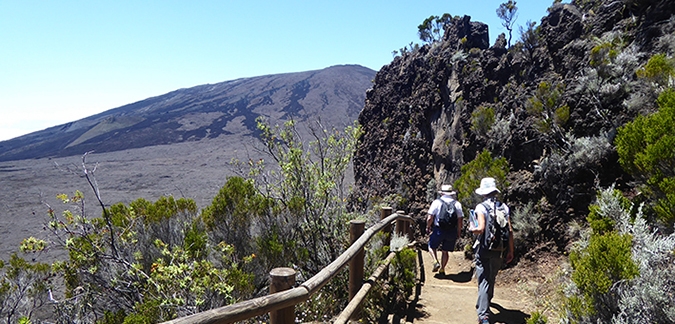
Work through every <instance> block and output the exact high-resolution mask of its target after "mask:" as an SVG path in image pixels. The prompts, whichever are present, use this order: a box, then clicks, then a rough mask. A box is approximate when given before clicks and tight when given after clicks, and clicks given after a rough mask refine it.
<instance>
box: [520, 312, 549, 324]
mask: <svg viewBox="0 0 675 324" xmlns="http://www.w3.org/2000/svg"><path fill="white" fill-rule="evenodd" d="M525 323H526V324H546V323H548V318H547V317H546V316H545V315H544V314H542V313H540V312H536V311H535V312H533V313H532V314H531V315H530V318H528V319H527V321H525Z"/></svg>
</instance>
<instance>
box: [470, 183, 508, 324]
mask: <svg viewBox="0 0 675 324" xmlns="http://www.w3.org/2000/svg"><path fill="white" fill-rule="evenodd" d="M475 192H476V194H478V195H481V196H483V198H484V200H483V202H481V203H480V204H478V205H477V206H476V209H475V215H476V220H477V224H474V223H472V224H470V226H469V230H470V231H471V232H473V234H474V235H476V236H477V237H478V240H477V242H476V245H475V246H476V251H475V252H476V253H475V255H476V259H475V263H476V277H477V278H478V300H477V301H476V312H477V313H478V323H481V324H485V323H488V324H489V323H490V322H489V319H488V316H489V314H490V302H491V301H492V296H493V295H494V289H495V279H496V278H497V273H498V272H499V270H500V269H501V268H502V264H503V262H504V261H506V263H509V262H511V261H512V260H513V250H514V248H513V229H512V227H511V218H510V215H509V207H508V206H506V204H504V203H502V202H500V201H499V200H498V199H497V194H499V192H500V191H499V189H497V183H496V181H495V179H494V178H483V179H481V181H480V187H478V188H477V189H476V190H475ZM505 252H506V260H504V259H503V257H504V253H505Z"/></svg>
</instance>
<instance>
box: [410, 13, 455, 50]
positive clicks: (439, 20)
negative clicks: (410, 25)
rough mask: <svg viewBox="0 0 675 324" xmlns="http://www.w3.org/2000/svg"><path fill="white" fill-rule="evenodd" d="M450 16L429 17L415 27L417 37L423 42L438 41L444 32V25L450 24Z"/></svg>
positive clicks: (446, 14)
mask: <svg viewBox="0 0 675 324" xmlns="http://www.w3.org/2000/svg"><path fill="white" fill-rule="evenodd" d="M451 20H452V16H451V15H450V14H448V13H445V14H443V16H441V17H439V16H433V15H432V16H429V18H427V19H424V21H423V22H422V23H421V24H420V25H419V26H417V35H418V36H419V37H420V39H421V40H422V41H423V42H426V43H434V42H437V41H440V40H441V39H442V37H443V33H444V31H445V25H446V24H448V23H450V21H451Z"/></svg>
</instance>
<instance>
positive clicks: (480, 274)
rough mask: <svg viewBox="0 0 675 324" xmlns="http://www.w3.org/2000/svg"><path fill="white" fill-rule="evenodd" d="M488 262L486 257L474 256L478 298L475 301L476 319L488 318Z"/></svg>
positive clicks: (483, 319) (484, 319)
mask: <svg viewBox="0 0 675 324" xmlns="http://www.w3.org/2000/svg"><path fill="white" fill-rule="evenodd" d="M489 274H490V262H489V260H487V259H481V258H476V278H477V279H478V300H477V301H476V313H477V314H478V321H479V322H481V321H486V320H487V319H488V314H489V313H488V311H489V309H490V300H489V298H488V289H489V286H490V285H489V282H488V279H489Z"/></svg>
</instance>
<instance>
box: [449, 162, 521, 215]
mask: <svg viewBox="0 0 675 324" xmlns="http://www.w3.org/2000/svg"><path fill="white" fill-rule="evenodd" d="M461 173H462V176H460V177H459V178H458V179H457V180H456V181H455V182H454V183H453V186H454V188H455V190H456V191H457V198H458V200H460V202H461V203H462V205H463V206H465V208H473V206H476V205H477V204H478V203H480V201H479V200H480V198H479V197H478V196H477V195H476V194H474V190H475V189H476V188H478V187H479V186H480V180H481V179H482V178H485V177H493V178H495V180H496V181H497V187H498V188H505V187H508V185H509V184H508V183H507V182H506V174H508V173H509V163H508V161H507V160H506V158H504V157H501V158H493V157H492V154H491V153H490V152H489V151H487V150H484V151H483V152H481V153H480V154H478V155H477V156H476V158H475V159H473V161H471V162H469V163H466V164H464V165H463V166H462V168H461Z"/></svg>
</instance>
